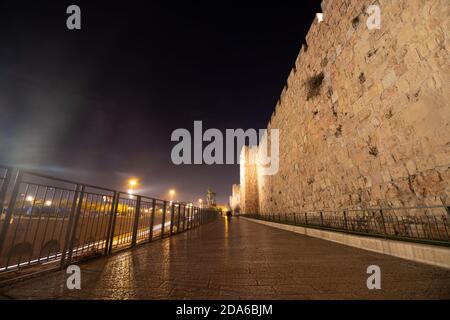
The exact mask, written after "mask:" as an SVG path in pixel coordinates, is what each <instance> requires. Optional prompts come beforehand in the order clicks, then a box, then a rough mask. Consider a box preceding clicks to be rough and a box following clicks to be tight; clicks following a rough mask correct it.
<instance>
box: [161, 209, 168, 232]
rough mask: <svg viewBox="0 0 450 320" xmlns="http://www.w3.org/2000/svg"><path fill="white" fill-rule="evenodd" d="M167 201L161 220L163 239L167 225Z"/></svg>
mask: <svg viewBox="0 0 450 320" xmlns="http://www.w3.org/2000/svg"><path fill="white" fill-rule="evenodd" d="M166 211H167V201H164V207H163V215H162V219H161V239H162V238H164V229H165V224H166Z"/></svg>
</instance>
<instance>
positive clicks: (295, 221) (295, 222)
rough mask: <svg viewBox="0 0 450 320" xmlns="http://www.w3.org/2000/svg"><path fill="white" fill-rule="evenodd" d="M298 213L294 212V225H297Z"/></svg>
mask: <svg viewBox="0 0 450 320" xmlns="http://www.w3.org/2000/svg"><path fill="white" fill-rule="evenodd" d="M296 216H297V214H296V213H295V212H294V225H297V217H296Z"/></svg>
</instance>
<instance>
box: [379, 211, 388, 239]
mask: <svg viewBox="0 0 450 320" xmlns="http://www.w3.org/2000/svg"><path fill="white" fill-rule="evenodd" d="M380 214H381V221H382V222H383V231H384V235H385V236H387V231H386V222H385V221H384V214H383V209H380Z"/></svg>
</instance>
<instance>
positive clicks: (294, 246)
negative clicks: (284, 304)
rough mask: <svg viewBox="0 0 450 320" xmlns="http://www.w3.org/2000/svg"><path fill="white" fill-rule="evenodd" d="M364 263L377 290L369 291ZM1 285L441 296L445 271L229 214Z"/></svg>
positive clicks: (128, 291) (91, 291)
mask: <svg viewBox="0 0 450 320" xmlns="http://www.w3.org/2000/svg"><path fill="white" fill-rule="evenodd" d="M369 265H378V266H380V268H381V277H382V280H381V286H382V289H381V290H368V289H367V286H366V281H367V278H368V276H369V275H368V274H366V270H367V267H368V266H369ZM80 267H81V283H82V284H81V290H68V289H67V287H66V280H67V277H68V275H67V274H66V273H65V271H57V272H51V273H47V274H45V275H42V276H40V277H38V278H34V279H30V280H26V281H23V282H20V283H16V284H14V285H12V286H9V287H4V288H0V298H3V299H442V298H446V299H449V298H450V270H445V269H441V268H436V267H431V266H427V265H423V264H418V263H413V262H408V261H406V260H402V259H397V258H394V257H390V256H386V255H381V254H377V253H372V252H369V251H364V250H360V249H355V248H351V247H347V246H344V245H339V244H335V243H332V242H328V241H325V240H320V239H316V238H310V237H307V236H303V235H299V234H295V233H291V232H288V231H283V230H278V229H274V228H270V227H267V226H263V225H260V224H256V223H253V222H250V221H245V220H243V219H239V218H233V219H232V220H231V221H229V222H228V221H227V220H226V219H224V218H220V219H218V221H215V222H212V223H210V224H207V225H204V226H202V227H200V228H198V229H195V230H191V231H189V232H186V233H182V234H179V235H176V236H174V237H172V238H166V239H164V240H162V241H156V242H153V243H150V244H146V245H142V246H140V247H137V248H135V249H134V250H128V251H123V252H120V253H117V254H114V255H112V256H109V257H103V258H100V259H96V260H91V261H88V262H85V263H81V264H80Z"/></svg>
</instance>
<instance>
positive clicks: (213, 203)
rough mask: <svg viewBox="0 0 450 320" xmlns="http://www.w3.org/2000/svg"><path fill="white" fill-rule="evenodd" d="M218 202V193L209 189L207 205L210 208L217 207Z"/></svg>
mask: <svg viewBox="0 0 450 320" xmlns="http://www.w3.org/2000/svg"><path fill="white" fill-rule="evenodd" d="M216 205H217V204H216V193H215V192H213V191H212V190H211V189H208V191H207V192H206V206H207V207H208V208H212V207H215V206H216Z"/></svg>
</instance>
